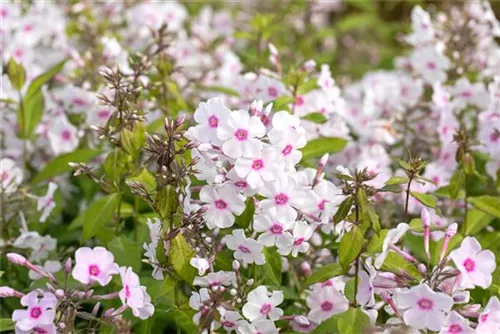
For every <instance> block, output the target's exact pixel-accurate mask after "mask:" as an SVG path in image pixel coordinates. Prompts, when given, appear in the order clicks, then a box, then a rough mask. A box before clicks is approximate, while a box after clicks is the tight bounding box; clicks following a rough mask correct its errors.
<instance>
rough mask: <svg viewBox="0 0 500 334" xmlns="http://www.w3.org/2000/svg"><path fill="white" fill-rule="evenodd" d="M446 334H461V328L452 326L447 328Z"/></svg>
mask: <svg viewBox="0 0 500 334" xmlns="http://www.w3.org/2000/svg"><path fill="white" fill-rule="evenodd" d="M448 333H462V326H460V325H458V324H453V325H451V326H450V327H448Z"/></svg>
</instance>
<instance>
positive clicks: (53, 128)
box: [48, 115, 80, 155]
mask: <svg viewBox="0 0 500 334" xmlns="http://www.w3.org/2000/svg"><path fill="white" fill-rule="evenodd" d="M48 138H49V142H50V147H51V148H52V151H53V152H54V154H55V155H61V154H64V153H69V152H72V151H74V150H75V149H76V148H77V147H78V144H79V142H80V138H79V133H78V129H77V128H76V127H74V126H73V125H72V124H71V123H70V122H69V121H68V120H67V118H66V116H64V115H60V116H58V117H57V118H56V120H55V121H54V122H51V123H50V126H49V132H48Z"/></svg>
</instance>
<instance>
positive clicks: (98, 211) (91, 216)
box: [83, 193, 121, 241]
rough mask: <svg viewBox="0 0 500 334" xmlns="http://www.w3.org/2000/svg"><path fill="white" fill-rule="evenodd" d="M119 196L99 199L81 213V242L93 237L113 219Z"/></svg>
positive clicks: (114, 194)
mask: <svg viewBox="0 0 500 334" xmlns="http://www.w3.org/2000/svg"><path fill="white" fill-rule="evenodd" d="M120 197H121V195H120V194H118V193H113V194H110V195H107V196H104V197H102V198H99V199H98V200H96V201H95V202H93V203H92V204H90V206H89V207H88V208H87V210H85V213H83V215H84V216H83V241H86V240H87V239H89V238H92V237H93V236H95V235H96V234H97V232H98V230H99V229H100V228H102V227H104V226H106V225H107V224H108V223H110V222H111V220H112V219H113V215H114V213H115V211H116V209H117V208H118V203H119V201H120Z"/></svg>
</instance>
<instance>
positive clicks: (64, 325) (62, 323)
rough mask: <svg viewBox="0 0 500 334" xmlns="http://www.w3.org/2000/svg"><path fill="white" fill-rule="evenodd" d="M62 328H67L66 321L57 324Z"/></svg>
mask: <svg viewBox="0 0 500 334" xmlns="http://www.w3.org/2000/svg"><path fill="white" fill-rule="evenodd" d="M57 326H58V327H59V328H60V329H65V328H66V324H65V323H64V322H60V323H59V324H58V325H57Z"/></svg>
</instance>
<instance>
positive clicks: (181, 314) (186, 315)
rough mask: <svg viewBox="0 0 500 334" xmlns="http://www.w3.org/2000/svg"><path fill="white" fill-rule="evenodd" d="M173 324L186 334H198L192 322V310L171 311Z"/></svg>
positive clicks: (193, 312)
mask: <svg viewBox="0 0 500 334" xmlns="http://www.w3.org/2000/svg"><path fill="white" fill-rule="evenodd" d="M173 313H174V320H175V324H176V325H177V326H178V327H179V328H182V329H183V330H184V331H185V332H186V333H188V334H194V333H199V330H198V327H197V326H196V325H195V324H194V322H193V315H194V314H195V311H194V310H191V309H189V310H181V309H176V310H174V311H173Z"/></svg>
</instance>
